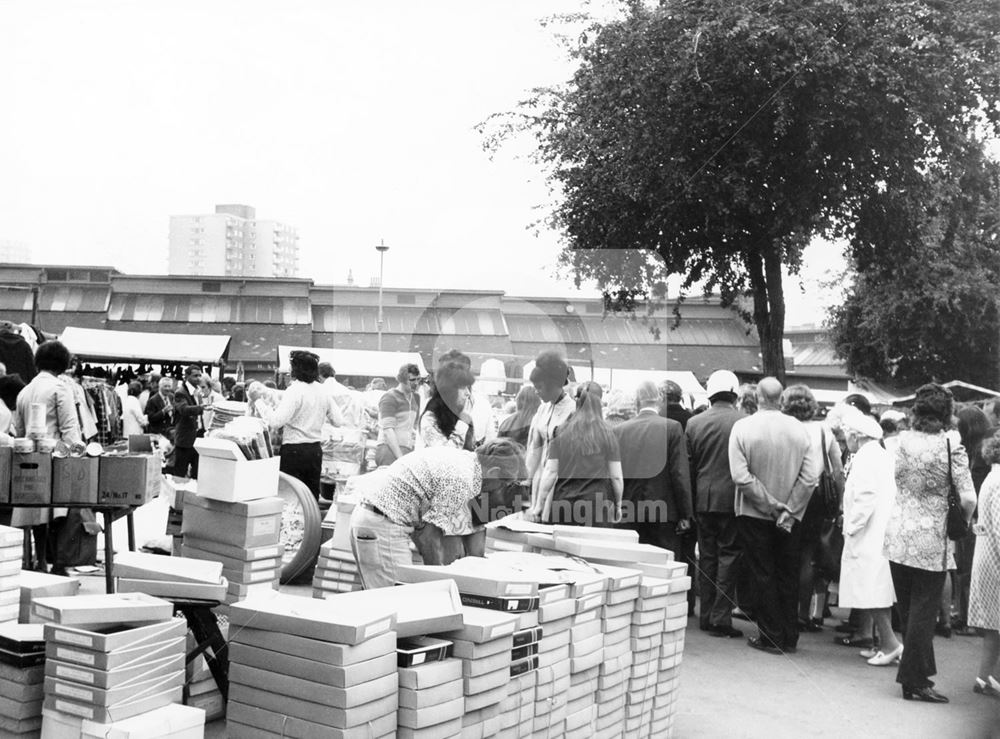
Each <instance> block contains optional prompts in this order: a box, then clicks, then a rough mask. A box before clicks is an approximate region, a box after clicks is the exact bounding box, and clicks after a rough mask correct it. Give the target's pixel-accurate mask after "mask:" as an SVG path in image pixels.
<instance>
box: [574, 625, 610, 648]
mask: <svg viewBox="0 0 1000 739" xmlns="http://www.w3.org/2000/svg"><path fill="white" fill-rule="evenodd" d="M602 626H603V624H602V622H601V620H600V619H593V620H590V621H587V622H586V623H583V624H580V625H579V626H573V627H571V628H570V630H569V633H570V642H571V643H574V644H577V643H580V642H583V641H586V640H587V639H592V638H593V637H595V636H602V635H603V634H604V631H603V628H602ZM602 642H603V639H602Z"/></svg>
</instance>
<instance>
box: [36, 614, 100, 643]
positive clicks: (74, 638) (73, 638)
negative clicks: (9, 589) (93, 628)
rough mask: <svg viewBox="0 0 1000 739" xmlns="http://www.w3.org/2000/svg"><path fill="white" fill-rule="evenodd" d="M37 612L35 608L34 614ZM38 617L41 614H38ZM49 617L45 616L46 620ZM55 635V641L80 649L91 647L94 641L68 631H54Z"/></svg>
mask: <svg viewBox="0 0 1000 739" xmlns="http://www.w3.org/2000/svg"><path fill="white" fill-rule="evenodd" d="M39 610H41V609H40V608H38V606H36V607H35V612H36V613H38V611H39ZM38 615H41V614H40V613H39V614H38ZM51 617H52V616H51V615H50V616H46V618H51ZM55 635H56V641H61V642H66V643H67V644H76V645H77V646H80V647H89V646H92V645H93V643H94V640H93V639H91V638H90V637H89V636H84V635H83V634H74V633H72V632H69V631H56V632H55Z"/></svg>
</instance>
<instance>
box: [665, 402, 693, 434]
mask: <svg viewBox="0 0 1000 739" xmlns="http://www.w3.org/2000/svg"><path fill="white" fill-rule="evenodd" d="M664 407H665V408H666V416H667V418H671V419H673V420H674V421H677V423H679V424H680V425H681V429H683V430H684V431H687V424H688V421H690V420H691V411H689V410H688V409H687V408H685V407H684V406H682V405H681V404H680V403H667V404H666V406H664ZM661 415H662V414H661Z"/></svg>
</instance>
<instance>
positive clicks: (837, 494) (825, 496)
mask: <svg viewBox="0 0 1000 739" xmlns="http://www.w3.org/2000/svg"><path fill="white" fill-rule="evenodd" d="M819 433H820V439H821V444H822V445H823V471H822V472H821V473H820V475H819V483H818V484H817V485H816V490H815V492H814V493H813V495H818V496H819V499H820V501H821V510H822V512H823V518H836V517H837V516H839V515H840V504H841V502H842V500H841V496H842V495H843V489H842V487H841V485H840V484H839V483H838V482H837V480H835V479H834V477H833V473H832V472H831V471H830V455H829V453H828V451H827V448H826V430H825V429H823V428H820V431H819ZM838 567H839V564H838Z"/></svg>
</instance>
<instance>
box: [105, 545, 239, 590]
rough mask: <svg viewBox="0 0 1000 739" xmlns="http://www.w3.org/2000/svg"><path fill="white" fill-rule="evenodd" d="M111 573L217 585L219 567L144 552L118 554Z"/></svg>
mask: <svg viewBox="0 0 1000 739" xmlns="http://www.w3.org/2000/svg"><path fill="white" fill-rule="evenodd" d="M112 574H113V575H114V576H115V577H131V578H135V579H141V580H172V581H176V582H193V583H209V584H211V585H218V584H219V580H220V578H221V577H222V565H221V564H220V563H218V562H212V561H209V560H204V559H194V558H191V557H164V556H163V555H160V554H147V553H146V552H120V553H118V554H117V555H116V556H115V562H114V567H113V569H112Z"/></svg>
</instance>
